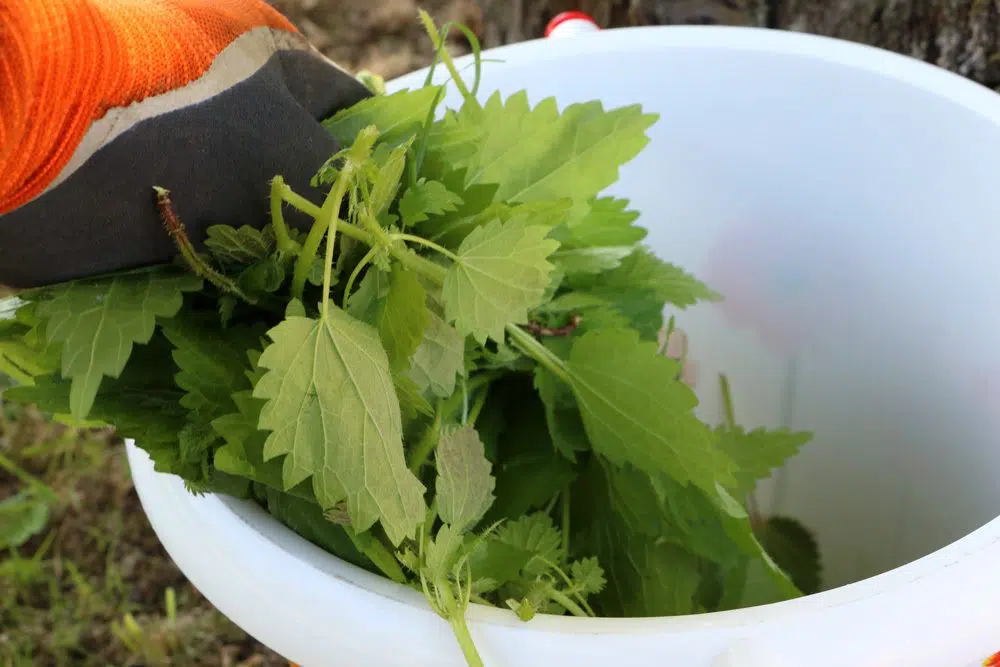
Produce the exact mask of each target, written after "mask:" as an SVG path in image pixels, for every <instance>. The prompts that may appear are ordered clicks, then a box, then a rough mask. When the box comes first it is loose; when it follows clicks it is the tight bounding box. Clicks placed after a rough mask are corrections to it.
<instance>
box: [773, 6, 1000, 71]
mask: <svg viewBox="0 0 1000 667" xmlns="http://www.w3.org/2000/svg"><path fill="white" fill-rule="evenodd" d="M771 2H772V3H774V4H773V6H772V17H773V20H774V26H775V27H779V28H783V29H787V30H796V31H801V32H809V33H814V34H819V35H826V36H829V37H839V38H841V39H847V40H851V41H854V42H861V43H864V44H870V45H872V46H879V47H881V48H884V49H888V50H890V51H895V52H897V53H902V54H904V55H907V56H911V57H913V58H918V59H920V60H924V61H926V62H929V63H932V64H934V65H938V66H939V67H943V68H945V69H949V70H951V71H953V72H957V73H959V74H961V75H963V76H967V77H969V78H971V79H973V80H975V81H978V82H979V83H982V84H984V85H986V86H989V87H990V88H994V89H996V88H997V87H998V86H1000V0H771Z"/></svg>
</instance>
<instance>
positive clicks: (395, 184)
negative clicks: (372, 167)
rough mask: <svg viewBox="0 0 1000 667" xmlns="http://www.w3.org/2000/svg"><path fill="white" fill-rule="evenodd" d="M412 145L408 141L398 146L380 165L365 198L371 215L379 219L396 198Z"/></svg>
mask: <svg viewBox="0 0 1000 667" xmlns="http://www.w3.org/2000/svg"><path fill="white" fill-rule="evenodd" d="M411 143H412V140H407V141H406V142H405V143H404V144H403V145H401V146H396V147H395V148H394V149H392V150H391V151H390V152H389V153H388V155H386V157H385V160H384V161H382V162H381V163H380V164H379V165H378V166H379V169H378V172H377V175H376V177H375V179H374V180H373V182H372V187H371V190H370V191H369V193H368V196H367V197H366V198H365V199H366V201H365V206H366V208H367V209H368V213H369V214H370V215H372V216H376V217H377V216H378V215H380V214H381V213H382V212H383V211H384V210H385V209H386V208H388V206H389V204H391V203H392V201H393V199H395V198H396V192H397V191H398V190H399V179H400V177H401V176H402V175H403V169H404V168H405V167H406V152H407V150H409V148H410V144H411Z"/></svg>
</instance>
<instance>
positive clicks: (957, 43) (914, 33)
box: [478, 0, 1000, 88]
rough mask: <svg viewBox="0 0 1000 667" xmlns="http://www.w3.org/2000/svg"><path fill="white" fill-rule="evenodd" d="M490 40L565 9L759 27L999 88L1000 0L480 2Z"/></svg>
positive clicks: (540, 24) (514, 34)
mask: <svg viewBox="0 0 1000 667" xmlns="http://www.w3.org/2000/svg"><path fill="white" fill-rule="evenodd" d="M478 2H479V5H480V7H481V9H482V11H483V19H484V30H485V32H484V35H483V38H484V43H485V45H486V46H488V47H492V46H499V45H500V44H507V43H511V42H517V41H521V40H523V39H533V38H538V37H541V36H542V32H543V31H544V29H545V25H546V23H548V21H549V20H550V19H551V18H552V17H553V16H555V15H556V14H558V13H559V12H561V11H566V10H569V9H579V10H582V11H585V12H587V13H589V14H590V15H591V16H593V17H594V18H595V19H596V20H597V22H598V23H599V24H600V25H601V26H602V27H622V26H627V25H676V24H722V25H752V26H761V27H769V28H780V29H783V30H794V31H799V32H808V33H814V34H819V35H826V36H829V37H838V38H840V39H846V40H849V41H854V42H861V43H864V44H869V45H872V46H878V47H881V48H884V49H888V50H890V51H895V52H897V53H902V54H904V55H907V56H911V57H914V58H918V59H920V60H924V61H926V62H929V63H933V64H935V65H938V66H940V67H943V68H945V69H949V70H952V71H954V72H958V73H959V74H962V75H963V76H967V77H969V78H971V79H973V80H975V81H978V82H980V83H982V84H984V85H987V86H989V87H991V88H998V87H1000V0H478Z"/></svg>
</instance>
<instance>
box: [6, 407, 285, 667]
mask: <svg viewBox="0 0 1000 667" xmlns="http://www.w3.org/2000/svg"><path fill="white" fill-rule="evenodd" d="M0 400H2V399H0ZM12 543H13V544H15V545H16V546H14V547H12V546H11V544H12ZM64 665H65V666H72V667H91V666H94V667H97V666H100V667H108V666H120V667H132V666H140V665H141V666H142V667H155V666H159V665H170V666H171V667H186V666H189V665H190V666H191V667H271V666H277V665H280V666H282V667H287V665H288V663H287V662H286V661H284V660H282V659H281V658H280V657H279V656H277V655H275V654H274V653H272V652H270V651H269V650H267V649H266V648H265V647H263V646H261V645H260V644H258V643H257V642H255V641H254V640H253V639H252V638H250V637H248V636H247V635H246V634H245V633H243V632H242V631H241V630H240V629H239V628H237V627H236V626H235V625H233V624H232V623H231V622H229V621H228V620H227V619H226V618H225V617H223V616H222V615H221V614H220V613H218V612H217V611H216V610H215V609H214V608H213V607H212V605H211V604H209V603H208V602H207V601H206V600H205V599H204V598H203V597H201V595H199V593H198V592H197V591H196V590H195V589H194V587H192V586H191V584H190V583H188V582H187V581H186V580H185V578H184V576H183V575H182V574H181V573H180V571H179V570H177V568H176V567H175V566H174V565H173V563H172V562H171V560H170V558H169V557H168V556H167V554H166V552H165V551H164V550H163V548H162V547H161V546H160V544H159V541H158V540H157V538H156V535H155V534H154V533H153V530H152V528H150V526H149V524H148V522H147V521H146V517H145V515H144V514H143V513H142V508H141V506H140V504H139V499H138V497H137V496H136V494H135V490H134V489H133V486H132V482H131V479H130V477H129V470H128V464H127V462H126V458H125V451H124V446H123V444H122V443H121V441H120V440H119V439H118V438H117V436H116V435H115V434H114V432H113V431H110V430H90V431H79V430H74V429H69V428H66V427H64V426H62V425H59V424H56V423H53V422H52V421H51V420H49V419H48V418H47V417H46V416H45V415H43V414H41V413H39V412H38V411H36V410H33V409H31V408H22V407H20V406H16V405H13V404H0V667H29V666H30V667H49V666H51V667H62V666H64Z"/></svg>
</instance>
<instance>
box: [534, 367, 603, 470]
mask: <svg viewBox="0 0 1000 667" xmlns="http://www.w3.org/2000/svg"><path fill="white" fill-rule="evenodd" d="M534 385H535V389H537V390H538V395H539V397H540V398H541V399H542V403H543V404H544V405H545V420H546V422H547V423H548V428H549V437H550V438H551V439H552V444H553V446H554V447H555V449H556V451H557V452H559V454H561V455H562V456H563V457H565V458H566V459H568V460H570V461H576V454H577V452H584V451H587V450H588V449H590V441H589V440H588V439H587V431H586V428H585V427H584V425H583V419H582V418H581V416H580V410H579V408H578V406H577V404H576V400H575V399H574V397H573V392H572V390H571V389H570V388H569V387H567V386H566V385H565V383H563V382H562V381H561V380H559V379H558V378H557V377H556V376H555V375H553V374H552V372H551V371H549V370H548V369H546V368H545V367H543V366H537V367H536V368H535V371H534Z"/></svg>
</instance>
